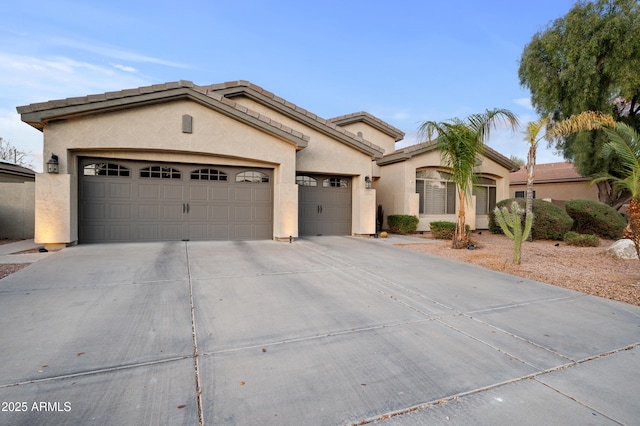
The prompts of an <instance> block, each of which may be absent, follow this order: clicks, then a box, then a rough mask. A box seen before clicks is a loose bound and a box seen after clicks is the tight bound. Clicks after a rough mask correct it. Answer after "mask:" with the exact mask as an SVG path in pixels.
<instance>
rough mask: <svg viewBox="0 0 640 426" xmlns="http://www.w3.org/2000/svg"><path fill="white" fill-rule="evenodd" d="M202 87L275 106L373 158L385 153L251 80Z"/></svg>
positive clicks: (211, 91)
mask: <svg viewBox="0 0 640 426" xmlns="http://www.w3.org/2000/svg"><path fill="white" fill-rule="evenodd" d="M202 87H203V88H205V89H207V93H218V94H221V95H223V96H224V97H226V98H231V99H232V98H234V97H236V96H245V97H247V98H249V99H252V100H254V101H256V102H258V103H260V104H262V105H265V106H267V107H269V108H272V109H274V110H276V111H278V112H280V113H281V114H283V115H285V116H287V117H289V118H291V119H293V120H296V121H298V122H300V123H303V124H305V125H306V126H309V127H311V128H313V129H315V130H317V131H319V132H320V133H323V134H325V135H327V136H329V137H331V138H333V139H335V140H337V141H339V142H342V143H344V144H345V145H348V146H350V147H352V148H354V149H356V150H358V151H360V152H362V153H364V154H367V155H369V156H371V158H373V159H375V158H382V155H383V153H384V149H382V148H381V147H379V146H378V145H375V144H373V143H371V142H369V141H367V140H366V139H364V138H362V137H361V136H357V135H355V134H353V133H351V132H349V131H348V130H345V129H343V128H341V127H340V126H338V125H336V124H335V123H332V122H331V121H330V120H325V119H324V118H321V117H319V116H317V115H316V114H313V113H311V112H309V111H307V110H306V109H304V108H301V107H299V106H297V105H295V104H293V103H291V102H289V101H287V100H285V99H283V98H280V97H278V96H276V95H274V94H273V93H271V92H269V91H267V90H264V89H263V88H262V87H260V86H257V85H255V84H253V83H250V82H248V81H245V80H238V81H229V82H226V83H221V84H212V85H210V86H202Z"/></svg>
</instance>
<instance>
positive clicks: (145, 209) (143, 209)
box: [138, 204, 161, 220]
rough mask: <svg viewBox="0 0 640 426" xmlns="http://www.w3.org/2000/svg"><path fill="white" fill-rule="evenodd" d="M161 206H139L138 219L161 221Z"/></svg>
mask: <svg viewBox="0 0 640 426" xmlns="http://www.w3.org/2000/svg"><path fill="white" fill-rule="evenodd" d="M160 217H161V216H160V206H159V205H157V204H142V205H140V206H138V219H141V220H158V219H160Z"/></svg>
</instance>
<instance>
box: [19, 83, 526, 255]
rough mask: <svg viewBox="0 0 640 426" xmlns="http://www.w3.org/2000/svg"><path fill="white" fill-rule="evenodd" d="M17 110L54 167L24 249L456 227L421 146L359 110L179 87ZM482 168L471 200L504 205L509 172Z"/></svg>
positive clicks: (489, 156)
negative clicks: (379, 211)
mask: <svg viewBox="0 0 640 426" xmlns="http://www.w3.org/2000/svg"><path fill="white" fill-rule="evenodd" d="M17 110H18V112H19V113H20V114H21V116H22V120H23V121H24V122H26V123H28V124H30V125H31V126H33V127H35V128H36V129H39V130H41V131H42V132H43V133H44V158H45V159H50V160H49V162H52V163H54V162H57V163H58V164H57V166H58V167H57V173H47V171H46V169H45V173H41V174H38V175H37V177H36V230H35V234H36V235H35V240H36V242H38V243H44V244H46V245H48V246H50V247H52V246H64V245H66V244H72V243H76V242H79V243H85V242H118V241H168V240H196V239H202V240H215V239H220V240H248V239H277V240H289V239H290V238H292V237H293V238H295V237H298V236H304V235H371V234H374V233H375V232H376V206H377V204H379V203H382V204H383V206H384V208H385V210H386V214H392V213H405V214H415V215H419V216H420V217H421V225H420V226H421V228H420V229H428V221H430V220H431V219H432V218H434V217H437V218H450V219H451V220H455V215H454V214H453V213H451V212H450V211H449V210H446V211H444V213H443V214H439V213H437V212H438V211H439V209H440V207H436V208H433V207H432V206H431V203H435V204H436V205H437V204H438V203H442V202H445V203H447V204H446V206H447V208H448V207H450V205H449V204H448V203H449V199H450V198H449V197H450V195H449V193H443V192H442V182H443V180H442V179H444V180H445V181H446V174H443V173H445V172H446V170H444V169H442V168H441V167H439V164H440V157H439V154H438V153H437V151H434V148H433V147H432V146H430V147H426V146H423V145H418V146H417V147H418V148H416V147H413V148H411V149H410V148H405V149H403V150H399V151H395V143H396V142H397V141H399V140H402V138H403V137H404V133H403V132H401V131H400V130H398V129H396V128H394V127H393V126H390V125H389V124H387V123H385V122H383V121H382V120H380V119H378V118H376V117H374V116H372V115H370V114H368V113H364V112H360V113H355V114H349V115H344V116H340V117H335V118H332V119H329V120H326V119H323V118H320V117H318V116H317V115H315V114H313V113H311V112H309V111H307V110H305V109H303V108H300V107H299V106H297V105H294V104H292V103H291V102H288V101H286V100H285V99H282V98H280V97H278V96H276V95H274V94H273V93H271V92H268V91H266V90H264V89H262V88H261V87H259V86H256V85H254V84H252V83H249V82H247V81H235V82H228V83H223V84H214V85H209V86H198V85H195V84H193V83H191V82H188V81H180V82H174V83H166V84H160V85H154V86H149V87H140V88H137V89H131V90H123V91H120V92H111V93H105V94H101V95H89V96H85V97H80V98H69V99H63V100H57V101H50V102H44V103H38V104H31V105H27V106H21V107H18V108H17ZM407 151H409V152H407ZM385 153H391V154H388V155H384V154H385ZM481 161H482V165H480V166H479V167H480V169H481V171H482V172H483V173H484V175H483V176H485V177H486V181H483V186H482V187H481V188H478V191H479V192H478V194H479V195H477V196H476V198H474V199H480V198H481V197H484V198H482V199H483V200H484V199H485V198H486V199H487V205H490V204H491V203H495V200H496V197H497V199H498V200H499V199H501V198H504V197H506V196H507V195H508V174H509V171H510V169H511V167H512V165H513V163H511V162H510V161H509V160H507V159H505V158H504V157H502V156H500V155H499V154H497V153H495V152H494V151H492V150H488V151H487V153H486V157H485V158H484V159H483V160H481ZM433 173H436V174H438V176H437V178H438V179H439V180H438V181H437V182H435V181H433V180H432V177H433ZM416 182H422V187H420V188H418V189H417V190H418V192H416ZM444 187H445V188H446V189H448V188H449V185H447V184H446V182H445V184H444ZM443 194H444V195H443ZM478 204H480V203H478ZM484 210H486V208H483V212H484ZM434 212H435V213H434ZM434 215H435V216H434Z"/></svg>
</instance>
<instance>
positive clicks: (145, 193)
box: [138, 183, 160, 200]
mask: <svg viewBox="0 0 640 426" xmlns="http://www.w3.org/2000/svg"><path fill="white" fill-rule="evenodd" d="M138 197H139V198H140V199H143V200H159V199H160V185H159V184H157V183H141V184H139V185H138Z"/></svg>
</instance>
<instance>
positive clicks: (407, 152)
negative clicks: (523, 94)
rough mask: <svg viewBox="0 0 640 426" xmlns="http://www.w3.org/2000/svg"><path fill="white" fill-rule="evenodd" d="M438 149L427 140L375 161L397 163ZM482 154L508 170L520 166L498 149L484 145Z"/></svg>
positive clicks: (516, 168) (513, 169)
mask: <svg viewBox="0 0 640 426" xmlns="http://www.w3.org/2000/svg"><path fill="white" fill-rule="evenodd" d="M437 149H438V144H437V141H429V142H423V143H419V144H416V145H411V146H407V147H405V148H402V149H398V150H395V151H394V152H393V153H391V154H389V155H385V156H384V157H382V159H380V160H378V161H377V163H378V165H379V166H386V165H388V164H393V163H399V162H401V161H407V160H409V159H410V158H413V157H416V156H418V155H421V154H424V153H427V152H430V151H434V150H437ZM482 155H483V156H484V157H486V158H489V159H490V160H493V161H495V162H496V163H498V164H499V165H501V166H502V167H504V168H505V169H507V170H510V171H516V170H518V168H519V167H520V166H519V165H518V164H516V163H514V162H513V161H511V160H510V159H508V158H507V157H505V156H504V155H502V154H500V153H499V152H498V151H496V150H494V149H492V148H490V147H488V146H487V145H485V146H484V149H483V153H482Z"/></svg>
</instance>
